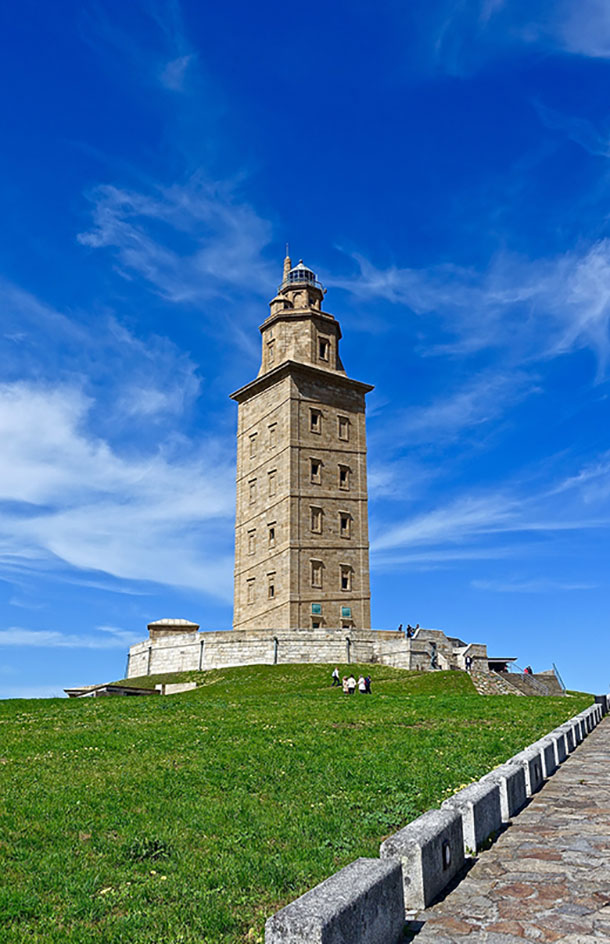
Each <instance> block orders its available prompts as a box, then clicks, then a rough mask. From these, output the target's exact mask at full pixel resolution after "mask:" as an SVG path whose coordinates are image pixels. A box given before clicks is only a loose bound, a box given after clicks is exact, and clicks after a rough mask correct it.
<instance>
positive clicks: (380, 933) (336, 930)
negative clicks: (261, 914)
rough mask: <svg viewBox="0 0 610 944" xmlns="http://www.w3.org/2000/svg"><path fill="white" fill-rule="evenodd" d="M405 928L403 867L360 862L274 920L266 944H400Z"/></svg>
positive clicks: (385, 862) (389, 862) (383, 861)
mask: <svg viewBox="0 0 610 944" xmlns="http://www.w3.org/2000/svg"><path fill="white" fill-rule="evenodd" d="M404 923H405V908H404V901H403V894H402V874H401V868H400V862H397V861H394V860H391V859H356V861H355V862H350V864H349V865H347V866H346V867H345V868H344V869H341V871H340V872H336V873H335V874H334V875H331V877H330V878H327V879H326V881H325V882H322V883H321V884H320V885H316V887H315V888H312V889H311V891H309V892H306V893H305V894H304V895H301V897H300V898H297V899H296V901H293V902H291V904H289V905H286V907H285V908H282V910H281V911H278V912H277V913H276V914H274V915H272V916H271V917H270V918H269V919H268V920H267V922H266V924H265V944H348V942H349V944H397V942H398V941H399V940H400V938H401V936H402V933H403V930H404Z"/></svg>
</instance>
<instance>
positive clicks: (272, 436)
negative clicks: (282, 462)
mask: <svg viewBox="0 0 610 944" xmlns="http://www.w3.org/2000/svg"><path fill="white" fill-rule="evenodd" d="M276 445H277V423H270V424H269V448H270V449H275V447H276Z"/></svg>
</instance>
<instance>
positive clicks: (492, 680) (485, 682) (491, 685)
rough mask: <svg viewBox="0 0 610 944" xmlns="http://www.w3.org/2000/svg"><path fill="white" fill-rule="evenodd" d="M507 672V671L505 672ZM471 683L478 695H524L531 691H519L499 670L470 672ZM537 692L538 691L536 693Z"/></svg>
mask: <svg viewBox="0 0 610 944" xmlns="http://www.w3.org/2000/svg"><path fill="white" fill-rule="evenodd" d="M506 674H508V673H506ZM470 677H471V679H472V683H473V685H474V687H475V688H476V690H477V692H478V693H479V695H525V694H528V695H529V694H531V692H527V693H526V692H522V691H519V689H517V688H516V687H515V686H514V685H511V684H510V682H509V681H508V680H507V679H505V678H504V675H500V673H499V672H471V673H470ZM538 694H539V693H538Z"/></svg>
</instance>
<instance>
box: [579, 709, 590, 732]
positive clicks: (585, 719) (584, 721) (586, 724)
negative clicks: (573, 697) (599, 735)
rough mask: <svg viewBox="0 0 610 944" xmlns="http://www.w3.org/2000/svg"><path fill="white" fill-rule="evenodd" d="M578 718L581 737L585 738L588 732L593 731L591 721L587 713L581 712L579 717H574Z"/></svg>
mask: <svg viewBox="0 0 610 944" xmlns="http://www.w3.org/2000/svg"><path fill="white" fill-rule="evenodd" d="M576 717H577V718H580V723H581V725H582V726H583V728H584V730H583V737H586V736H587V734H588V733H589V731H592V730H593V721H592V718H591V715H590V713H589V711H588V710H587V711H581V713H580V714H579V715H577V716H576Z"/></svg>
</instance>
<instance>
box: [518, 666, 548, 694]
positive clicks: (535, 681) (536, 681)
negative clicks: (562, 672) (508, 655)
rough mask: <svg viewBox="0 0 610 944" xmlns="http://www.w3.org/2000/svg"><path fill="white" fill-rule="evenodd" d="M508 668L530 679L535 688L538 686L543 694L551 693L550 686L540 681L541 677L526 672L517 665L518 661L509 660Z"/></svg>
mask: <svg viewBox="0 0 610 944" xmlns="http://www.w3.org/2000/svg"><path fill="white" fill-rule="evenodd" d="M508 670H509V672H514V673H515V675H521V676H522V677H523V678H526V679H528V681H529V682H531V684H532V685H533V686H534V688H537V689H538V691H540V692H542V694H543V695H548V694H549V690H548V688H547V687H546V685H544V684H543V683H542V682H541V681H540V679H537V678H534V676H533V675H532V674H531V673H530V672H526V671H525V669H522V668H521V666H520V665H517V663H516V662H509V665H508Z"/></svg>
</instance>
